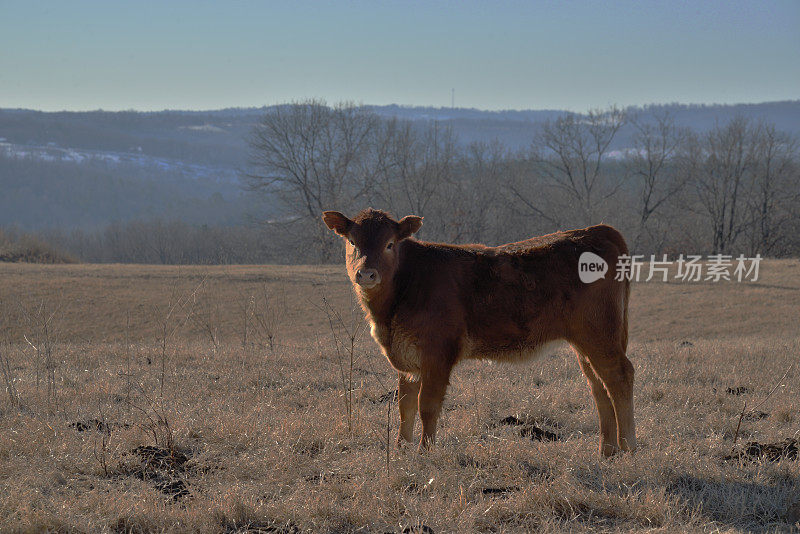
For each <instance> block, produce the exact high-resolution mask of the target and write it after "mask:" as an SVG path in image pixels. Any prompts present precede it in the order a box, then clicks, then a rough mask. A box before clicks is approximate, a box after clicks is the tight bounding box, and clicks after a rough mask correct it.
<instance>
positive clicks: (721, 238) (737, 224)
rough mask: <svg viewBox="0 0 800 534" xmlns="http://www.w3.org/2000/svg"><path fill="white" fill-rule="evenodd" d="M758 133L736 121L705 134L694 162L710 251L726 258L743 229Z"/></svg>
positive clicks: (741, 121)
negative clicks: (725, 255) (710, 236)
mask: <svg viewBox="0 0 800 534" xmlns="http://www.w3.org/2000/svg"><path fill="white" fill-rule="evenodd" d="M756 138H757V130H756V129H755V128H754V127H753V126H751V124H750V122H749V121H748V120H747V119H745V118H743V117H738V118H735V119H733V120H731V122H729V123H728V124H727V125H726V126H717V127H715V128H713V129H712V130H711V131H710V132H708V134H706V136H705V138H704V140H703V142H702V143H701V144H700V146H699V148H700V149H699V150H695V151H694V158H699V161H695V162H694V163H693V166H694V167H695V168H696V172H695V176H694V184H695V191H696V193H697V200H698V202H699V206H700V210H701V212H702V213H703V215H704V216H705V217H706V219H707V221H708V223H709V225H710V229H711V235H712V238H711V239H712V243H711V251H712V253H714V254H727V253H730V252H731V251H732V248H733V246H734V244H735V243H736V241H737V240H738V239H739V237H740V235H741V234H742V232H744V230H745V229H746V227H747V225H748V223H749V221H748V218H747V197H748V195H749V194H750V192H751V189H752V185H753V173H754V171H755V167H756V146H757V145H756V142H755V140H756Z"/></svg>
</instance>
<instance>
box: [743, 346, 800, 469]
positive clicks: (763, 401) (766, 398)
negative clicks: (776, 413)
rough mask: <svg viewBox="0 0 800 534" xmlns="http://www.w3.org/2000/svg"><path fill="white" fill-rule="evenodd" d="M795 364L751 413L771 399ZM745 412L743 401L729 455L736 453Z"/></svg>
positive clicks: (792, 365) (745, 402)
mask: <svg viewBox="0 0 800 534" xmlns="http://www.w3.org/2000/svg"><path fill="white" fill-rule="evenodd" d="M796 363H797V361H796V360H795V361H793V362H792V363H791V365H789V367H788V368H787V369H786V372H785V373H783V376H781V377H780V379H779V380H778V381H777V382H775V385H774V386H772V389H771V390H770V391H769V393H767V396H766V397H764V398H763V399H761V402H759V403H758V404H756V405H755V406H754V407H753V408H751V409H750V411H751V412H755V411H756V410H757V409H758V408H760V407H761V406H763V405H764V403H765V402H767V400H769V398H770V397H772V394H773V393H775V391H777V389H778V388H779V387H780V385H781V384H782V383H783V381H784V380H785V379H786V377H787V376H789V373H790V372H791V371H792V369H794V366H795V364H796ZM746 411H747V401H744V405H743V406H742V411H741V413H739V421H738V422H737V423H736V432H734V434H733V447H732V448H731V454H733V453H734V452H736V442H737V441H738V440H739V430H740V429H741V427H742V419H744V416H745V413H746Z"/></svg>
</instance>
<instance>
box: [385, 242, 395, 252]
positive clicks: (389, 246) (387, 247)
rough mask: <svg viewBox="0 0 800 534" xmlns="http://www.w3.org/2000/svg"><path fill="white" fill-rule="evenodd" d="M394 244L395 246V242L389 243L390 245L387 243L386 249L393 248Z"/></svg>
mask: <svg viewBox="0 0 800 534" xmlns="http://www.w3.org/2000/svg"><path fill="white" fill-rule="evenodd" d="M393 246H394V243H389V244H388V245H386V250H392V247H393Z"/></svg>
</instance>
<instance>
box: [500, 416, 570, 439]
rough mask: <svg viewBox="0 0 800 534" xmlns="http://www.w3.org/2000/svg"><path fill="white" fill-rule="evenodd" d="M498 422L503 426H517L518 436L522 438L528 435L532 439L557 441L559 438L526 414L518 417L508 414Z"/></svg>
mask: <svg viewBox="0 0 800 534" xmlns="http://www.w3.org/2000/svg"><path fill="white" fill-rule="evenodd" d="M499 423H500V424H501V425H505V426H516V427H519V435H520V436H522V437H523V438H527V437H529V438H530V439H532V440H534V441H558V440H560V439H561V436H559V435H558V434H556V433H555V432H551V431H550V430H547V429H545V428H542V427H541V426H539V424H537V423H536V422H535V421H534V420H533V419H531V418H530V417H527V416H526V417H524V418H522V419H520V418H519V417H516V416H514V415H509V416H508V417H504V418H503V419H501V420H500V421H499Z"/></svg>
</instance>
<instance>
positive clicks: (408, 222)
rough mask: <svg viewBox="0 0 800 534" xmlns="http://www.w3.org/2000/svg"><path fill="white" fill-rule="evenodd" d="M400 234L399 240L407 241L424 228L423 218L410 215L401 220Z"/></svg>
mask: <svg viewBox="0 0 800 534" xmlns="http://www.w3.org/2000/svg"><path fill="white" fill-rule="evenodd" d="M398 224H399V225H400V232H399V234H398V238H400V239H405V238H407V237H408V236H410V235H411V234H413V233H414V232H416V231H417V230H419V229H420V228H421V227H422V217H417V216H416V215H408V216H407V217H403V218H402V219H400V222H399V223H398Z"/></svg>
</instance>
